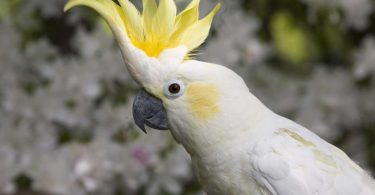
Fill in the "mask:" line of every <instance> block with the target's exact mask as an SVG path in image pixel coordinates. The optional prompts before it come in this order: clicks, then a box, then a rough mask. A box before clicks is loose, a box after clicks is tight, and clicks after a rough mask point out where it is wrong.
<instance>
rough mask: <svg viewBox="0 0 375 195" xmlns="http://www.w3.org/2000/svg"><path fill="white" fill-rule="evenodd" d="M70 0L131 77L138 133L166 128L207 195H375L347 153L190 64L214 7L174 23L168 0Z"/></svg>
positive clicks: (220, 74) (210, 68) (238, 84)
mask: <svg viewBox="0 0 375 195" xmlns="http://www.w3.org/2000/svg"><path fill="white" fill-rule="evenodd" d="M118 3H119V4H117V3H114V2H113V1H112V0H70V1H69V2H68V3H67V4H66V6H65V10H69V9H70V8H72V7H75V6H78V5H84V6H88V7H91V8H93V9H94V10H96V11H97V12H99V13H100V14H101V15H102V16H103V17H104V19H105V20H106V21H107V22H108V24H109V26H110V27H111V29H112V31H113V32H114V34H115V37H116V39H117V42H118V44H119V46H120V49H121V51H122V55H123V57H124V59H125V61H126V65H127V66H126V67H127V69H128V71H129V73H130V75H131V76H132V78H133V79H134V80H135V81H136V82H137V83H138V84H139V85H140V86H142V88H143V89H142V90H141V91H140V93H139V94H138V95H137V96H136V97H135V100H134V104H133V117H134V120H135V123H136V124H137V126H138V127H139V128H140V129H142V130H143V131H145V125H147V126H148V127H151V128H153V129H159V130H167V129H169V130H170V132H171V133H172V135H173V137H174V139H175V140H176V141H177V142H178V143H181V144H182V145H183V146H184V148H185V149H186V151H187V152H188V153H189V154H190V156H191V160H192V164H193V169H194V172H195V175H196V178H197V180H198V181H199V183H200V184H201V185H202V187H203V189H204V191H205V192H207V194H210V195H216V194H217V195H225V194H228V195H241V194H248V195H374V194H375V183H374V180H373V179H372V178H371V177H370V175H369V174H367V173H366V172H365V171H364V170H362V169H361V168H360V167H359V166H358V165H357V164H356V163H354V162H353V161H352V160H351V159H350V158H349V157H348V156H347V155H346V154H345V153H344V152H342V151H341V150H340V149H338V148H336V147H335V146H333V145H331V144H329V143H327V142H326V141H324V140H323V139H321V138H320V137H318V136H317V135H315V134H314V133H312V132H311V131H309V130H308V129H306V128H304V127H302V126H301V125H299V124H297V123H295V122H293V121H291V120H289V119H286V118H284V117H282V116H279V115H277V114H275V113H274V112H272V111H271V110H270V109H268V108H267V107H266V106H265V105H264V104H262V102H260V101H259V100H258V99H257V97H255V96H254V95H253V94H252V93H251V92H250V91H249V89H248V87H247V86H246V84H245V82H244V81H243V79H242V78H241V77H240V76H238V75H237V74H236V73H235V72H233V71H232V70H230V69H228V68H226V67H225V66H221V65H217V64H212V63H206V62H202V61H196V60H193V59H192V51H193V50H194V49H196V48H197V47H198V46H200V45H201V44H202V43H203V42H204V41H205V39H206V38H207V36H208V34H209V30H210V27H211V23H212V20H213V18H214V16H215V14H216V13H217V11H218V10H219V7H220V4H218V5H217V6H216V7H215V8H213V10H212V11H211V12H210V13H209V14H208V15H207V16H205V17H203V18H202V19H200V17H199V3H200V2H199V0H192V1H191V3H190V4H189V5H188V6H187V7H186V9H185V10H183V11H182V12H181V13H179V14H178V15H177V14H176V12H177V11H176V5H175V2H174V1H173V0H160V2H159V4H158V3H157V2H156V1H155V0H143V12H142V13H140V12H139V11H138V10H137V8H136V7H135V6H134V5H133V4H132V3H131V2H130V1H129V0H118Z"/></svg>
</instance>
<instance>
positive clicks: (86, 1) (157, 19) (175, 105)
mask: <svg viewBox="0 0 375 195" xmlns="http://www.w3.org/2000/svg"><path fill="white" fill-rule="evenodd" d="M118 2H119V5H118V4H116V3H114V2H113V1H112V0H70V1H69V2H68V3H67V5H66V7H65V10H68V9H70V8H72V7H75V6H77V5H85V6H89V7H91V8H93V9H95V10H96V11H98V12H99V13H100V14H101V15H102V16H103V17H104V18H105V19H106V21H107V22H108V24H109V25H110V27H111V29H112V31H113V32H114V34H115V36H116V39H117V42H118V43H119V46H120V48H121V51H122V54H123V57H124V59H125V61H126V65H127V69H128V71H129V73H130V75H131V76H132V77H133V79H134V80H135V81H136V82H137V83H139V84H140V85H141V86H142V87H143V90H142V91H141V92H140V93H139V94H138V95H137V96H136V98H135V100H134V105H133V116H134V120H135V122H136V124H137V126H138V127H140V128H141V129H142V130H143V131H145V125H146V126H149V127H151V128H154V129H160V130H165V129H171V131H172V134H173V135H174V137H175V138H176V139H177V141H180V142H183V139H186V140H187V141H186V142H193V140H194V141H198V140H197V139H198V138H197V137H199V139H206V138H207V137H208V136H210V134H212V132H210V131H208V130H207V131H206V130H203V129H207V127H210V128H208V129H212V128H213V127H215V125H216V126H217V128H218V129H219V126H218V124H223V123H222V122H225V120H227V121H230V120H231V119H233V120H240V119H241V117H242V118H244V119H243V120H246V119H245V115H244V114H243V109H242V106H246V105H244V104H246V102H245V101H243V99H244V98H245V97H246V96H249V93H248V89H247V87H246V85H245V84H244V82H243V80H242V79H241V78H240V77H239V76H237V74H235V73H234V72H232V71H231V70H229V69H227V68H225V67H223V66H220V65H215V64H209V63H204V62H200V61H195V60H191V52H192V51H193V50H194V49H196V48H197V47H198V46H200V45H201V44H202V43H203V42H204V40H205V39H206V38H207V36H208V33H209V30H210V27H211V23H212V20H213V18H214V15H215V14H216V13H217V11H218V10H219V8H220V4H218V5H217V6H216V7H215V8H214V9H213V10H212V11H211V12H210V13H209V14H208V15H207V16H205V17H204V18H202V19H200V18H199V0H192V2H191V3H190V4H189V5H188V6H187V7H186V9H185V10H183V11H182V12H181V13H179V14H178V15H176V5H175V3H174V1H173V0H160V3H159V5H158V4H157V3H156V1H155V0H143V13H142V14H140V12H139V11H138V10H137V8H136V7H135V6H134V5H133V4H132V3H131V2H130V1H129V0H118ZM241 103H243V104H241ZM228 110H231V111H230V112H227V111H228ZM235 112H237V113H235ZM234 118H235V119H234ZM241 120H242V119H241ZM218 122H219V123H218ZM226 125H229V126H230V125H232V126H234V125H235V124H233V122H231V123H230V124H226ZM221 127H224V126H223V125H221ZM221 129H222V128H221ZM220 133H222V134H223V136H224V137H225V136H227V135H226V132H224V130H223V132H219V131H218V132H215V134H216V136H217V135H218V134H220ZM197 135H199V136H197ZM223 136H221V137H223ZM217 137H220V136H217ZM189 138H190V139H189ZM212 142H214V141H212Z"/></svg>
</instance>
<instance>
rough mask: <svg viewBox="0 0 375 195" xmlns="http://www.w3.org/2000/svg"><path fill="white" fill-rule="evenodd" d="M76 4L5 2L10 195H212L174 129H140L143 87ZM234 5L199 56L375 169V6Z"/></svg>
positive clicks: (108, 37) (322, 2)
mask: <svg viewBox="0 0 375 195" xmlns="http://www.w3.org/2000/svg"><path fill="white" fill-rule="evenodd" d="M134 2H135V3H136V4H137V5H138V6H140V1H139V0H136V1H134ZM176 2H177V4H178V6H179V8H180V9H181V8H183V7H184V6H185V5H186V4H187V3H188V0H176ZM65 3H66V0H1V1H0V194H1V195H6V194H11V195H15V194H17V195H18V194H23V195H29V194H30V195H31V194H34V195H55V194H56V195H133V194H134V195H138V194H139V195H143V194H145V195H158V194H161V195H164V194H165V195H175V194H191V195H194V194H203V192H202V191H201V189H200V187H199V185H198V184H197V183H196V182H195V180H194V178H193V174H192V171H191V166H190V160H189V157H188V155H187V154H186V152H185V151H184V149H182V147H181V146H179V145H177V144H175V142H174V141H173V140H172V138H171V136H170V134H169V132H157V131H149V134H148V135H147V136H146V135H144V134H143V133H141V131H139V130H138V129H137V128H136V127H135V126H134V124H133V121H132V115H131V104H132V99H133V95H134V93H135V92H136V91H137V90H138V88H139V87H138V86H137V85H136V84H135V83H134V82H133V81H132V80H131V78H130V77H129V75H128V73H127V71H126V69H125V66H124V62H123V60H122V58H121V54H120V51H119V48H118V47H117V45H116V43H115V41H114V39H113V36H112V34H111V33H110V32H109V30H108V27H107V26H106V24H105V22H104V21H103V20H102V19H101V18H100V17H99V16H98V14H96V13H95V12H93V11H92V10H89V9H86V8H77V9H74V10H72V11H70V12H69V13H63V12H62V9H63V6H64V4H65ZM216 3H217V0H203V1H202V3H201V11H202V13H207V12H208V10H209V9H211V8H212V7H213V6H214V5H215V4H216ZM222 3H223V8H222V10H221V12H220V13H219V14H218V16H217V17H216V19H215V22H214V25H213V30H212V33H211V36H210V38H209V39H208V40H207V42H206V44H204V45H203V46H202V47H201V48H200V49H199V50H198V52H197V53H199V55H197V56H196V58H197V59H199V60H204V61H210V62H216V63H220V64H225V65H227V66H228V67H230V68H231V69H233V70H235V71H236V72H237V73H238V74H240V75H241V76H243V78H244V79H245V80H246V82H247V84H248V85H249V87H250V88H251V90H252V92H253V93H254V94H256V95H257V96H258V97H259V98H260V99H261V100H262V101H263V102H264V103H265V104H266V105H268V106H269V107H270V108H272V109H273V110H274V111H276V112H277V113H279V114H281V115H284V116H286V117H288V118H291V119H293V120H296V121H298V122H299V123H301V124H302V125H304V126H306V127H308V128H309V129H311V130H313V131H315V133H317V134H319V135H320V136H322V137H323V138H324V139H326V140H328V141H329V142H331V143H333V144H335V145H337V146H338V147H340V148H342V149H343V150H345V151H346V152H347V153H348V154H349V156H350V157H352V158H353V159H355V160H356V161H357V162H358V163H359V164H360V165H361V166H362V167H364V168H366V169H367V170H368V171H369V172H372V173H375V1H374V0H330V1H327V0H283V1H281V0H222Z"/></svg>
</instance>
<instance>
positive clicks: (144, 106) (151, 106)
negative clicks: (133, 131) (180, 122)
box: [133, 89, 168, 133]
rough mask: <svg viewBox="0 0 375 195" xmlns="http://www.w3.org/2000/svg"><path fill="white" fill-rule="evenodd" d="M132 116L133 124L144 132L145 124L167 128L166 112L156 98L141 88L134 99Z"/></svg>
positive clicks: (156, 127) (161, 128)
mask: <svg viewBox="0 0 375 195" xmlns="http://www.w3.org/2000/svg"><path fill="white" fill-rule="evenodd" d="M133 118H134V121H135V124H136V125H137V126H138V127H139V128H141V129H142V130H143V132H145V133H147V132H146V129H145V125H147V126H149V127H151V128H153V129H157V130H167V129H168V118H167V112H166V111H165V109H164V107H163V103H162V102H161V100H159V99H158V98H156V97H154V96H152V95H150V94H149V93H147V92H146V91H145V90H144V89H142V90H141V91H140V92H139V93H138V94H137V95H136V96H135V99H134V103H133Z"/></svg>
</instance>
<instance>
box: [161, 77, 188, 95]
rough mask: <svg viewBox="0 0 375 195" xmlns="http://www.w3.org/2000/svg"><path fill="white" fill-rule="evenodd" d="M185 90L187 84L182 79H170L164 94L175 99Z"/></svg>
mask: <svg viewBox="0 0 375 195" xmlns="http://www.w3.org/2000/svg"><path fill="white" fill-rule="evenodd" d="M184 92H185V85H184V83H183V82H182V81H180V80H170V81H167V82H165V84H164V94H165V96H167V97H168V98H171V99H174V98H178V97H180V96H181V95H182V94H184Z"/></svg>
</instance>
